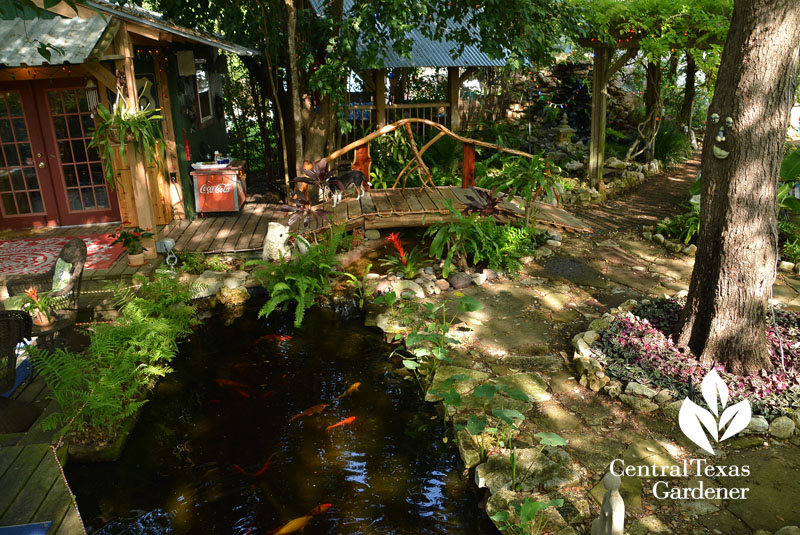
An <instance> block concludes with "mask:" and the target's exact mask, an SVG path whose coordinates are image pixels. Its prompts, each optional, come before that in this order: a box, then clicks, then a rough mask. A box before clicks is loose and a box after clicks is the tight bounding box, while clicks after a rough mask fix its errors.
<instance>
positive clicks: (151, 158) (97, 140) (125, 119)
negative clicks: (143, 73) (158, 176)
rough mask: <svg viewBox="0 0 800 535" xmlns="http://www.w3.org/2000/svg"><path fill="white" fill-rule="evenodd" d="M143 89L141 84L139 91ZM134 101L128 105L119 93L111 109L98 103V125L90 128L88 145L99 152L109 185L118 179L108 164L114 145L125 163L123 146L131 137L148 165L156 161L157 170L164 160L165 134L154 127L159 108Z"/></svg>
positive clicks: (159, 118) (109, 163) (158, 118)
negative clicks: (140, 107)
mask: <svg viewBox="0 0 800 535" xmlns="http://www.w3.org/2000/svg"><path fill="white" fill-rule="evenodd" d="M146 89H147V88H146V87H143V88H142V93H144V91H145V90H146ZM137 103H138V100H137ZM137 103H133V104H129V103H128V101H127V99H126V98H125V97H123V96H122V95H121V94H118V96H117V102H115V103H114V105H113V106H112V107H111V110H110V111H109V109H108V108H106V107H105V106H103V105H102V104H98V106H97V110H96V113H97V118H96V124H97V126H96V127H95V129H94V130H92V139H91V140H90V141H89V144H88V145H87V146H88V147H89V148H95V149H97V150H98V151H99V152H100V156H101V157H102V158H103V160H104V161H105V165H104V166H103V167H104V168H105V174H106V181H107V182H108V185H109V186H110V187H111V188H113V187H114V186H115V185H116V180H117V177H116V174H115V170H114V166H113V165H111V162H113V161H114V147H115V146H118V147H119V152H120V156H121V157H122V161H123V162H125V161H126V160H127V157H126V156H125V147H126V143H127V141H128V139H129V138H132V141H131V143H132V144H133V146H134V148H135V149H136V150H137V151H138V152H139V153H140V154H142V155H144V158H145V161H146V162H147V165H148V166H150V165H152V164H153V163H155V165H156V166H157V167H158V168H159V169H163V166H164V164H165V162H166V161H167V153H166V150H165V147H164V136H163V134H162V133H161V130H160V129H159V128H158V127H157V126H155V125H156V123H157V121H159V120H161V119H162V118H163V117H162V116H161V115H159V113H158V112H159V110H158V109H144V110H141V109H139V107H138V104H137Z"/></svg>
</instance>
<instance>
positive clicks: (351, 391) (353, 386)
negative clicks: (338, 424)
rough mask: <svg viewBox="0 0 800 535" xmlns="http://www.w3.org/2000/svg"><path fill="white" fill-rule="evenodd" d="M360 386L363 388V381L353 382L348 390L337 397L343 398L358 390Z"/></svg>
mask: <svg viewBox="0 0 800 535" xmlns="http://www.w3.org/2000/svg"><path fill="white" fill-rule="evenodd" d="M359 388H361V383H353V384H351V385H350V388H348V389H347V390H345V391H344V394H342V395H341V396H339V397H338V398H336V399H342V398H344V397H347V396H349V395H350V394H352V393H353V392H358V389H359Z"/></svg>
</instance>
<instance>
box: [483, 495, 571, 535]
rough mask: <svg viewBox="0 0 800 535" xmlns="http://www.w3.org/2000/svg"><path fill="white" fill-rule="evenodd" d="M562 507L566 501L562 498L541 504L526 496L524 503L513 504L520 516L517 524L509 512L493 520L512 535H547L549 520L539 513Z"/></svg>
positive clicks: (497, 515) (494, 517)
mask: <svg viewBox="0 0 800 535" xmlns="http://www.w3.org/2000/svg"><path fill="white" fill-rule="evenodd" d="M562 505H564V500H563V499H561V498H558V499H555V500H550V501H547V502H540V501H537V500H534V499H533V498H532V497H531V496H526V497H525V500H524V501H523V502H522V503H518V502H517V503H513V504H511V506H512V507H513V508H514V511H515V512H516V514H517V516H518V519H517V521H516V523H514V522H511V518H510V517H511V515H510V513H509V512H508V511H498V512H497V513H495V514H494V515H492V517H491V518H492V520H494V521H495V522H497V523H498V524H500V527H499V528H498V529H500V531H503V532H506V533H510V534H512V535H540V534H542V533H546V532H545V528H546V527H547V519H546V518H545V517H544V515H539V512H541V511H542V510H544V509H547V508H548V507H561V506H562Z"/></svg>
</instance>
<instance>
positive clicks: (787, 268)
mask: <svg viewBox="0 0 800 535" xmlns="http://www.w3.org/2000/svg"><path fill="white" fill-rule="evenodd" d="M793 270H794V263H793V262H787V261H786V260H782V261H781V262H780V263H778V271H783V272H784V273H791V272H792V271H793Z"/></svg>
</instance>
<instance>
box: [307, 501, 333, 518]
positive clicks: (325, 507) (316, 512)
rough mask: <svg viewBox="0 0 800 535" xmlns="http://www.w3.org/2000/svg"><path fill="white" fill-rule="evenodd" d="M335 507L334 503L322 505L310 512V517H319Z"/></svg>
mask: <svg viewBox="0 0 800 535" xmlns="http://www.w3.org/2000/svg"><path fill="white" fill-rule="evenodd" d="M331 507H333V504H332V503H321V504H319V505H318V506H316V507H314V508H313V509H312V510H311V511H309V512H308V516H317V515H321V514H323V513H325V512H326V511H327V510H328V509H330V508H331Z"/></svg>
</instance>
